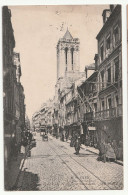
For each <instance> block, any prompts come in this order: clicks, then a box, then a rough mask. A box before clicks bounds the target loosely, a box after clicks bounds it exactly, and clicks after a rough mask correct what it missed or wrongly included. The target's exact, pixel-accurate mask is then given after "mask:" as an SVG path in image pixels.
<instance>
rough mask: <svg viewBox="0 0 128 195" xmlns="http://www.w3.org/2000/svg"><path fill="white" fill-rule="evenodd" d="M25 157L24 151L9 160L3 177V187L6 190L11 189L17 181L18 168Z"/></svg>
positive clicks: (19, 168)
mask: <svg viewBox="0 0 128 195" xmlns="http://www.w3.org/2000/svg"><path fill="white" fill-rule="evenodd" d="M25 157H26V153H19V154H18V156H17V158H13V159H12V160H11V161H10V162H9V166H8V169H7V170H5V177H4V189H5V190H6V191H12V190H13V187H14V186H15V184H16V182H17V178H18V176H19V173H20V170H21V168H22V164H23V161H24V159H25Z"/></svg>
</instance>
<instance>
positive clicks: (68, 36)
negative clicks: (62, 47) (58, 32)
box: [63, 29, 73, 39]
mask: <svg viewBox="0 0 128 195" xmlns="http://www.w3.org/2000/svg"><path fill="white" fill-rule="evenodd" d="M63 38H64V39H73V37H72V35H71V33H70V32H69V30H68V29H67V31H66V33H65V35H64V36H63Z"/></svg>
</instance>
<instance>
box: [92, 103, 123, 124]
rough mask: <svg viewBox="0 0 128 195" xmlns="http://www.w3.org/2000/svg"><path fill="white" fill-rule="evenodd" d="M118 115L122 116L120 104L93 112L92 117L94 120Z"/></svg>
mask: <svg viewBox="0 0 128 195" xmlns="http://www.w3.org/2000/svg"><path fill="white" fill-rule="evenodd" d="M119 116H122V105H120V106H118V107H116V108H111V109H107V110H102V111H100V112H96V113H95V114H94V119H95V120H102V119H111V118H115V117H119Z"/></svg>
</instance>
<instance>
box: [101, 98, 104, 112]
mask: <svg viewBox="0 0 128 195" xmlns="http://www.w3.org/2000/svg"><path fill="white" fill-rule="evenodd" d="M101 110H104V100H102V102H101Z"/></svg>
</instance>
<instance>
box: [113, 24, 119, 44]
mask: <svg viewBox="0 0 128 195" xmlns="http://www.w3.org/2000/svg"><path fill="white" fill-rule="evenodd" d="M113 34H114V43H115V44H116V43H117V42H118V41H119V27H118V25H117V26H116V27H115V28H114V32H113ZM115 44H114V45H115Z"/></svg>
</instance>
